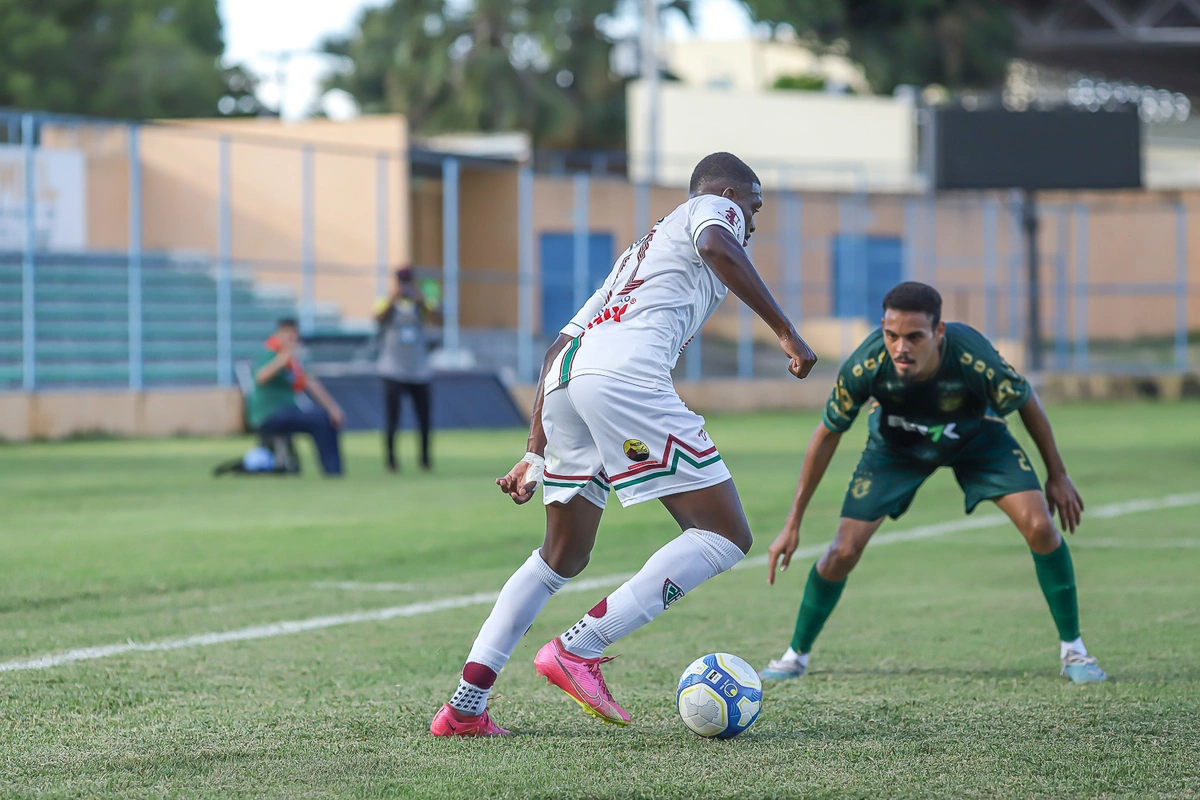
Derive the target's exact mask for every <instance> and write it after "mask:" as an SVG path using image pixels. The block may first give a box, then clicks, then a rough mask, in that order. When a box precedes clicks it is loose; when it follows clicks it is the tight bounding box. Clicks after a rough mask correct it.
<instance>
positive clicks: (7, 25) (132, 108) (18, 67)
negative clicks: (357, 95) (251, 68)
mask: <svg viewBox="0 0 1200 800" xmlns="http://www.w3.org/2000/svg"><path fill="white" fill-rule="evenodd" d="M0 31H3V35H2V36H0V106H15V107H19V108H29V109H37V110H43V111H57V112H61V113H72V114H93V115H99V116H108V117H134V118H151V117H197V116H215V115H216V114H217V113H218V103H219V102H220V101H221V99H222V98H223V97H228V98H232V100H233V101H234V106H233V112H234V113H236V112H241V113H247V112H251V111H254V110H256V109H257V106H256V105H255V106H254V107H253V108H252V107H251V106H252V103H251V102H248V101H245V100H243V101H242V102H241V103H240V105H239V104H238V102H237V101H238V100H240V99H241V98H243V97H247V96H249V97H251V98H252V97H253V91H254V82H253V79H252V78H251V77H250V76H249V75H248V74H247V73H246V72H245V71H244V70H242V69H241V68H232V69H230V68H225V67H222V66H221V64H220V63H219V59H220V57H221V54H222V53H223V52H224V49H225V45H224V42H223V41H222V39H221V20H220V17H218V16H217V0H0ZM225 107H227V108H228V107H229V101H228V100H226V104H225Z"/></svg>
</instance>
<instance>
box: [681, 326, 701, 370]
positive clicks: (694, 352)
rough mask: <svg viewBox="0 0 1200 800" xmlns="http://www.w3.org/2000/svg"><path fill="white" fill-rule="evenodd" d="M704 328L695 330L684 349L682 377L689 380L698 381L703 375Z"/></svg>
mask: <svg viewBox="0 0 1200 800" xmlns="http://www.w3.org/2000/svg"><path fill="white" fill-rule="evenodd" d="M703 359H704V328H703V327H701V328H700V330H698V331H696V335H695V336H693V337H692V341H690V342H688V346H687V350H685V351H684V356H683V366H684V377H685V378H687V379H688V380H689V381H698V380H700V379H701V378H703V377H704V364H703Z"/></svg>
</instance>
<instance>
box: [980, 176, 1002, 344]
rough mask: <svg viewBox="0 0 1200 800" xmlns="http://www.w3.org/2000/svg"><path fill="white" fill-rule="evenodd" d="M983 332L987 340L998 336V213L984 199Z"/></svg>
mask: <svg viewBox="0 0 1200 800" xmlns="http://www.w3.org/2000/svg"><path fill="white" fill-rule="evenodd" d="M982 211H983V332H984V335H985V336H987V337H988V338H989V339H995V338H996V336H997V334H998V329H999V323H998V321H997V318H998V316H999V310H1000V309H999V308H998V306H999V305H1000V299H999V296H998V295H999V293H998V292H997V290H996V272H997V269H998V264H997V262H998V260H999V244H998V239H999V236H998V228H999V217H1000V214H999V211H998V210H997V208H996V201H995V200H994V199H992V198H990V197H989V198H986V199H984V201H983V209H982Z"/></svg>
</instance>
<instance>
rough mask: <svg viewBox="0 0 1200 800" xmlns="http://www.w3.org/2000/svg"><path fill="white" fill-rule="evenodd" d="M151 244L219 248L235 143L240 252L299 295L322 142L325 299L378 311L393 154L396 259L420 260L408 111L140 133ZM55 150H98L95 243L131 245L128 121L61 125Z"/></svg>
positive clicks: (317, 213) (390, 227) (252, 267)
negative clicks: (306, 205) (307, 170)
mask: <svg viewBox="0 0 1200 800" xmlns="http://www.w3.org/2000/svg"><path fill="white" fill-rule="evenodd" d="M141 131H142V133H141V161H142V180H143V243H144V246H145V248H146V249H148V250H159V251H168V252H176V253H200V254H204V255H207V256H209V257H212V258H215V257H216V255H217V253H218V245H219V242H218V236H219V207H218V206H219V202H218V201H219V195H220V175H219V171H220V170H219V165H220V148H221V139H222V137H228V140H229V142H230V145H229V146H230V200H231V249H232V258H233V261H234V263H235V265H236V266H237V267H238V268H239V269H243V270H247V271H249V272H251V273H252V274H253V275H254V277H255V278H256V279H257V280H258V281H259V282H260V283H262V284H271V285H280V286H286V287H288V288H289V289H291V290H292V291H293V292H294V293H295V294H296V296H297V297H299V295H300V290H301V263H302V260H303V254H304V229H303V224H302V221H303V191H302V186H303V160H304V155H303V153H304V148H305V147H306V146H307V147H311V148H312V167H313V173H312V175H313V198H314V203H313V253H314V259H315V262H316V264H317V269H316V281H315V287H314V288H315V297H316V300H317V302H318V303H324V304H330V305H332V306H334V307H336V309H337V310H338V311H340V312H341V313H342V314H343V315H344V316H346V317H349V318H351V319H354V318H364V319H365V318H367V317H369V316H370V310H371V304H372V302H373V301H374V299H375V271H376V261H377V248H378V236H377V230H378V222H377V220H378V212H379V205H378V197H379V192H378V180H379V173H380V166H379V164H380V158H381V156H382V157H384V158H385V161H386V166H385V167H384V169H385V171H386V174H387V192H386V196H385V202H386V215H387V240H388V241H387V250H386V257H387V258H386V260H387V262H388V265H389V267H393V266H396V265H399V264H401V263H404V262H407V261H408V260H409V258H410V255H411V242H410V224H411V217H410V211H409V202H410V191H409V168H408V156H407V136H408V134H407V126H406V122H405V119H404V118H403V117H400V116H394V115H391V116H378V117H362V118H359V119H357V120H354V121H351V122H332V121H328V120H310V121H305V122H299V123H284V122H280V121H279V120H275V119H231V120H223V119H215V120H172V121H168V122H162V123H158V124H154V125H146V126H143V127H142V129H141ZM43 141H44V142H45V144H46V146H78V147H82V148H83V149H84V150H85V152H87V155H88V176H87V178H88V214H89V225H88V227H89V230H88V234H89V242H90V245H91V247H92V248H94V249H101V250H103V249H125V248H126V247H128V242H129V159H128V139H127V134H126V131H125V129H123V128H95V129H91V128H89V129H67V128H51V129H48V130H47V131H46V133H45V135H44V139H43Z"/></svg>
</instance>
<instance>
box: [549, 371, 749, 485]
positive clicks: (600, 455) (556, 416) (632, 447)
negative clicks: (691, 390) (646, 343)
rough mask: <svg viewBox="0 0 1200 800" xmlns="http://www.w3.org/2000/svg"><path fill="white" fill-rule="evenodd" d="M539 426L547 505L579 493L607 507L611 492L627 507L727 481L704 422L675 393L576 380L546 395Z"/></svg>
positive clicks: (600, 380) (605, 379)
mask: <svg viewBox="0 0 1200 800" xmlns="http://www.w3.org/2000/svg"><path fill="white" fill-rule="evenodd" d="M542 426H543V427H544V428H545V430H546V476H545V480H544V482H543V487H544V491H543V496H544V499H545V502H546V504H547V505H549V504H550V503H565V502H567V501H568V500H570V499H571V498H573V497H574V496H575V495H577V494H580V493H582V494H583V496H584V497H586V498H587V499H588V500H589V501H591V502H592V503H594V504H595V505H597V506H599V507H600V508H604V506H605V503H607V501H608V490H609V488H610V487H611V488H612V489H615V490H616V492H617V498H618V499H619V500H620V501H621V505H623V506H630V505H633V504H634V503H641V502H643V501H646V500H653V499H655V498H658V497H665V496H667V495H671V494H678V493H680V492H690V491H694V490H696V489H704V488H707V487H709V486H716V485H717V484H718V483H723V482H724V481H727V480H729V477H730V476H729V469H728V468H727V467H726V466H725V462H724V461H722V460H721V454H720V453H718V452H717V448H716V446H715V445H713V443H712V442H711V441H710V440H709V438H708V434H707V433H706V432H705V431H704V418H703V417H701V416H700V415H698V414H696V413H694V412H692V411H691V410H690V409H689V408H688V407H687V406H685V405H684V404H683V401H682V400H680V399H679V395H677V394H675V392H672V391H661V390H657V389H647V388H645V387H642V386H635V385H633V384H630V383H623V382H621V381H617V380H613V379H612V378H608V377H604V376H601V375H580V376H578V377H575V378H572V379H571V382H570V383H568V384H567V385H566V386H565V387H562V388H560V389H556V390H554V391H552V392H550V393H549V394H548V395H546V399H545V402H544V404H543V405H542Z"/></svg>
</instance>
